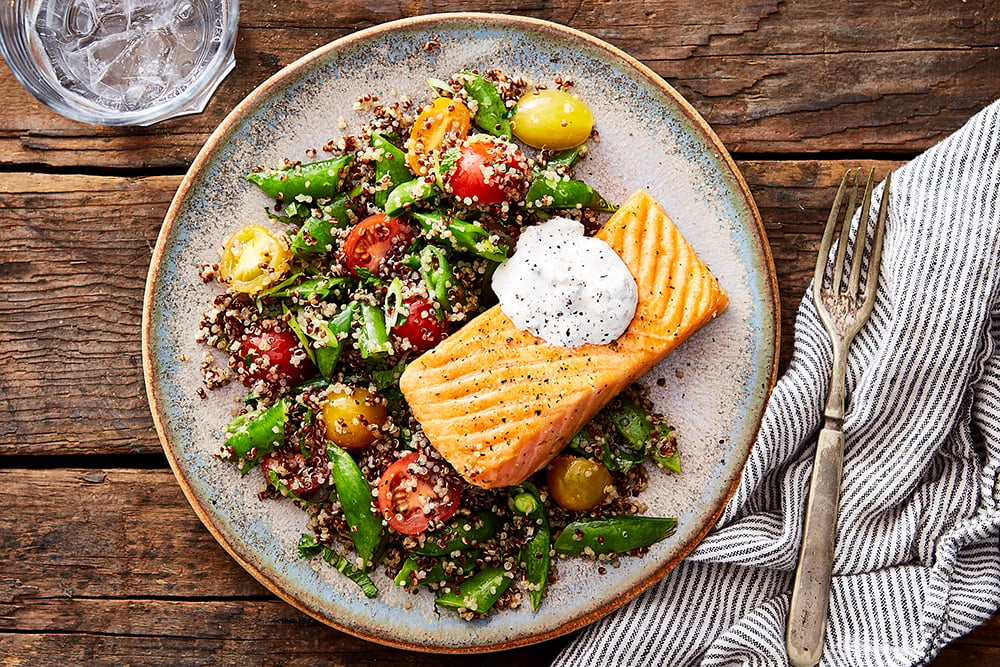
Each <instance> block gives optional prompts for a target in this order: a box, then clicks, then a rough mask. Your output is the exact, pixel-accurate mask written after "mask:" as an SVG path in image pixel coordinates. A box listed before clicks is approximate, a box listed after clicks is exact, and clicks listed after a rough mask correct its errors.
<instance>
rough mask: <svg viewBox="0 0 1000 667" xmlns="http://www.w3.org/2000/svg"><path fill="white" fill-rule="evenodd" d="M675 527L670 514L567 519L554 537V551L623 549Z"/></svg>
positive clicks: (650, 540) (656, 539)
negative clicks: (561, 529)
mask: <svg viewBox="0 0 1000 667" xmlns="http://www.w3.org/2000/svg"><path fill="white" fill-rule="evenodd" d="M676 529H677V519H675V518H673V517H669V518H668V517H651V516H611V517H600V518H584V519H579V520H577V521H574V522H572V523H570V524H569V525H568V526H566V528H564V529H563V532H562V533H560V535H559V537H557V538H556V541H555V545H554V546H555V550H556V553H560V554H565V555H568V556H579V555H580V554H583V553H588V554H595V555H596V554H610V553H624V552H626V551H632V550H633V549H639V548H642V547H648V546H649V545H651V544H655V543H657V542H659V541H660V540H662V539H665V538H667V537H670V536H671V535H673V534H674V531H675V530H676Z"/></svg>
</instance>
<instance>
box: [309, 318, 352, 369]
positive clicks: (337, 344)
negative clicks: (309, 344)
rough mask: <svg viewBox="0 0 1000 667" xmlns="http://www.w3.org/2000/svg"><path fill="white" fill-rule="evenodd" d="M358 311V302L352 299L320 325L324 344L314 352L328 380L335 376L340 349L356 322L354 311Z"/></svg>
mask: <svg viewBox="0 0 1000 667" xmlns="http://www.w3.org/2000/svg"><path fill="white" fill-rule="evenodd" d="M356 311H357V302H356V301H352V302H351V303H349V304H347V305H346V306H344V307H343V308H341V309H340V311H339V312H338V313H337V314H336V315H334V316H333V317H331V318H330V321H329V322H328V323H327V324H320V325H318V326H319V328H320V330H321V331H322V332H323V334H324V341H323V345H322V346H320V347H317V348H316V350H315V352H314V354H315V356H316V369H317V370H318V371H319V373H320V375H322V376H323V377H324V378H326V379H327V380H330V379H332V378H333V371H334V370H335V369H336V367H337V361H338V360H339V359H340V351H341V350H342V349H343V347H344V341H345V340H347V338H348V335H349V334H350V333H351V326H352V325H353V324H354V313H355V312H356Z"/></svg>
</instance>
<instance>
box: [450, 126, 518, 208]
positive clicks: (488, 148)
mask: <svg viewBox="0 0 1000 667" xmlns="http://www.w3.org/2000/svg"><path fill="white" fill-rule="evenodd" d="M528 176H529V170H528V161H527V159H526V158H525V157H524V154H523V153H521V151H520V150H518V148H517V146H515V145H514V144H512V143H510V142H507V141H504V140H502V139H495V140H486V141H469V142H468V143H466V144H465V145H464V146H462V151H461V153H460V155H459V157H458V160H457V162H456V163H455V166H454V167H453V168H452V169H451V170H450V171H449V172H448V173H447V174H445V175H444V180H445V184H446V186H447V187H448V188H450V190H451V192H452V194H454V195H455V197H456V198H458V199H463V200H466V203H473V202H474V203H478V204H480V205H482V206H490V205H493V204H499V203H500V202H503V201H517V200H518V199H520V198H521V197H522V196H523V195H524V191H525V189H526V188H527V186H528V180H529V179H528Z"/></svg>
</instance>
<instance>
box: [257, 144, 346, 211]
mask: <svg viewBox="0 0 1000 667" xmlns="http://www.w3.org/2000/svg"><path fill="white" fill-rule="evenodd" d="M352 160H353V156H352V155H344V156H341V157H336V158H331V159H329V160H319V161H318V162H307V163H306V164H296V165H291V166H285V167H278V168H276V169H265V170H264V171H254V172H250V173H249V174H247V180H248V181H250V182H251V183H254V184H256V185H257V187H259V188H260V189H261V190H262V191H263V192H264V194H266V195H268V196H269V197H273V198H274V199H280V200H281V201H286V202H290V201H292V200H294V199H295V198H296V197H299V196H306V197H313V198H314V199H318V198H320V197H332V196H334V195H335V194H337V191H338V190H339V189H340V185H341V183H342V182H343V176H344V174H345V173H346V172H347V168H348V167H350V165H351V161H352Z"/></svg>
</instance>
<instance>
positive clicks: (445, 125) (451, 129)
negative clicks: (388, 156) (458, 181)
mask: <svg viewBox="0 0 1000 667" xmlns="http://www.w3.org/2000/svg"><path fill="white" fill-rule="evenodd" d="M471 128H472V114H470V113H469V109H468V107H466V106H465V105H464V104H462V103H461V102H459V101H458V100H453V99H451V98H448V97H439V98H437V99H436V100H434V101H433V102H431V103H430V104H429V105H427V106H426V107H424V109H423V111H421V112H420V114H419V115H418V116H417V119H416V120H415V121H414V122H413V127H412V128H411V129H410V138H409V139H408V140H407V142H406V164H407V166H408V167H409V168H410V170H411V171H412V172H413V173H414V174H419V175H420V176H423V175H424V174H426V173H427V171H428V169H429V168H430V166H431V165H429V164H427V162H428V159H427V158H428V156H429V155H430V153H431V152H432V151H438V150H441V145H442V144H443V143H444V141H445V138H446V137H448V136H453V137H455V138H457V139H465V137H467V136H468V134H469V130H470V129H471Z"/></svg>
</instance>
